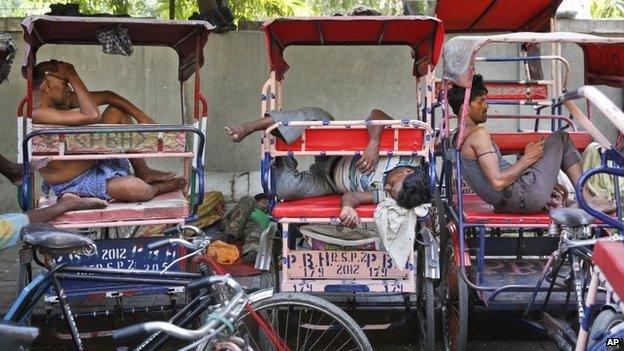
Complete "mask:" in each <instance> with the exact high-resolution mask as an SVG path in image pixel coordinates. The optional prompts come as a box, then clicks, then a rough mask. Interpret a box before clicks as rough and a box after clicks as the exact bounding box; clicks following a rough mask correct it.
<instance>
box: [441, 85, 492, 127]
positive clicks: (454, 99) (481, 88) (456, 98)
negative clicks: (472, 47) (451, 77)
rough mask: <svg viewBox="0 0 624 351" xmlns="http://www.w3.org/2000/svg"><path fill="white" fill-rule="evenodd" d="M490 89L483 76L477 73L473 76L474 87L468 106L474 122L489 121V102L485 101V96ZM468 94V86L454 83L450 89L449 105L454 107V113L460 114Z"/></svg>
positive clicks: (469, 116) (470, 116)
mask: <svg viewBox="0 0 624 351" xmlns="http://www.w3.org/2000/svg"><path fill="white" fill-rule="evenodd" d="M487 93H488V90H487V88H486V87H485V85H484V84H483V77H482V76H481V75H480V74H475V75H474V77H472V89H471V90H470V105H469V106H468V118H469V119H470V120H472V121H473V122H474V124H480V123H483V122H485V121H487V109H488V104H487V103H486V102H485V96H486V95H487ZM465 95H466V88H464V87H460V86H459V85H456V84H454V85H453V87H452V88H451V89H449V91H448V101H449V105H451V108H452V109H453V113H455V114H456V115H457V116H460V114H461V109H462V104H463V103H464V96H465Z"/></svg>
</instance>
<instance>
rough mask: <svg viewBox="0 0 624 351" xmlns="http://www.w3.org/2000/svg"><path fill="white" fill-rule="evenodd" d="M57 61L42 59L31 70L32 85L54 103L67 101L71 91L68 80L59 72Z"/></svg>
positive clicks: (58, 103)
mask: <svg viewBox="0 0 624 351" xmlns="http://www.w3.org/2000/svg"><path fill="white" fill-rule="evenodd" d="M58 65H59V61H56V60H51V61H43V62H40V63H38V64H37V66H35V69H34V70H33V85H34V88H35V89H37V90H39V92H40V93H41V94H44V95H46V96H48V97H49V98H50V99H51V100H52V102H53V103H54V104H56V105H61V104H65V103H67V100H68V99H69V93H70V92H71V89H70V86H69V81H68V80H67V79H66V78H65V77H63V75H62V73H61V72H59V68H58Z"/></svg>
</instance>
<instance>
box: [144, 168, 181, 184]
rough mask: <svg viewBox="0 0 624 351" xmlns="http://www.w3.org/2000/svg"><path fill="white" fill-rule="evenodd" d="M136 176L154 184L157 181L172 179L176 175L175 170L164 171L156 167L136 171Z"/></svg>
mask: <svg viewBox="0 0 624 351" xmlns="http://www.w3.org/2000/svg"><path fill="white" fill-rule="evenodd" d="M135 176H136V177H137V178H139V179H141V180H143V181H144V182H146V183H147V184H152V183H156V182H164V181H166V180H171V179H173V178H174V177H175V172H163V171H157V170H155V169H151V168H147V169H146V170H145V171H142V172H140V173H139V172H136V173H135Z"/></svg>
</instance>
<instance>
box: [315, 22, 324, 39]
mask: <svg viewBox="0 0 624 351" xmlns="http://www.w3.org/2000/svg"><path fill="white" fill-rule="evenodd" d="M314 24H315V25H316V32H317V33H318V36H319V39H320V40H321V45H325V38H324V37H323V28H321V23H319V21H314Z"/></svg>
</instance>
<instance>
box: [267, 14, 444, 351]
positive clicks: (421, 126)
mask: <svg viewBox="0 0 624 351" xmlns="http://www.w3.org/2000/svg"><path fill="white" fill-rule="evenodd" d="M264 31H265V34H266V49H267V54H268V58H269V65H270V69H271V76H270V78H269V79H268V80H267V82H266V83H265V85H264V86H263V88H262V101H261V112H262V114H263V115H264V113H266V112H268V111H272V110H278V111H279V110H281V109H282V107H283V101H284V96H285V91H284V88H283V85H284V77H285V73H286V71H287V70H288V67H289V66H288V64H287V63H286V61H285V60H284V51H285V50H286V48H288V47H290V46H294V45H308V46H319V45H320V46H323V45H407V46H409V47H410V48H412V50H413V53H412V56H413V59H414V69H413V72H412V73H413V75H414V76H415V78H416V94H415V96H416V99H417V101H416V103H417V104H416V106H417V108H416V111H415V113H414V116H415V117H416V118H414V117H411V119H402V120H393V121H362V120H353V121H351V120H343V119H342V118H344V117H342V116H339V117H338V119H337V120H333V121H330V120H319V121H311V122H301V121H284V122H279V123H276V124H274V125H273V126H271V127H270V128H268V129H267V130H266V131H265V132H264V133H263V136H262V161H261V175H262V185H263V188H264V191H265V193H266V194H267V195H268V196H269V198H270V199H271V215H272V217H273V219H274V221H275V222H277V224H278V226H279V230H278V234H277V235H276V237H277V238H281V245H280V247H279V248H277V249H276V250H275V251H276V252H273V250H272V249H271V245H270V243H272V241H271V240H272V238H271V237H269V234H268V233H269V232H267V235H265V236H264V237H263V238H262V239H261V245H260V246H261V247H264V249H265V250H264V252H259V265H260V266H264V268H269V267H271V262H270V261H271V257H272V255H273V257H277V258H281V259H280V260H279V261H277V262H273V263H272V268H273V270H274V271H275V273H276V274H275V281H276V283H275V284H274V285H275V287H276V288H277V289H279V290H280V291H299V292H306V293H323V294H324V295H323V296H328V297H329V296H330V295H332V296H343V297H344V296H346V297H348V298H351V299H357V300H358V302H357V305H358V306H377V307H382V308H388V307H392V306H396V305H397V301H377V302H375V301H373V300H374V298H375V296H388V295H391V296H399V297H402V299H400V300H399V302H398V306H405V307H406V308H410V307H411V305H412V302H411V296H412V295H413V294H414V293H416V295H417V306H418V315H419V318H420V321H421V323H420V331H419V333H420V341H421V343H422V345H423V347H424V348H425V349H430V348H432V347H433V342H434V335H435V334H434V323H433V318H434V296H433V282H434V280H436V279H438V277H439V272H438V265H437V254H438V247H437V241H436V239H435V236H434V234H433V232H434V231H436V230H437V229H436V228H435V218H436V216H435V214H434V213H432V212H430V213H428V214H427V215H426V216H424V217H422V218H419V220H418V221H419V222H420V223H419V224H418V229H419V231H418V232H417V237H418V238H417V242H418V243H417V244H415V247H414V251H416V252H417V254H415V255H411V254H410V257H409V259H408V262H407V264H406V266H405V267H399V266H398V265H397V264H395V263H393V260H392V259H391V258H390V256H389V254H388V253H387V252H386V251H383V250H375V249H373V250H372V251H362V250H358V249H357V248H355V249H354V248H345V247H342V248H340V247H338V248H336V249H335V250H337V251H328V250H327V249H325V250H323V249H320V250H314V249H312V248H302V247H300V246H298V245H297V244H296V238H295V234H294V233H295V230H294V228H295V227H299V226H300V225H305V224H319V223H322V224H330V225H334V226H336V225H339V224H340V220H339V217H340V210H341V206H340V196H338V195H327V196H321V197H314V198H304V199H300V200H294V201H282V199H279V198H277V195H276V194H277V193H276V188H279V186H280V184H276V181H275V164H274V161H275V159H276V158H277V157H290V156H307V157H309V156H332V155H356V156H357V155H361V153H362V152H363V150H364V148H365V146H366V144H367V131H366V126H367V125H370V124H379V125H384V130H383V132H382V137H381V147H380V151H379V153H380V155H382V156H387V155H405V156H418V157H421V158H422V159H423V162H427V163H429V165H430V167H429V171H430V181H431V182H430V184H429V187H430V189H431V190H433V185H434V183H433V181H434V179H435V163H434V162H431V161H432V157H433V156H432V155H433V154H432V152H433V149H432V147H433V144H432V142H433V130H432V129H431V128H430V127H429V126H428V125H427V123H426V122H425V121H426V120H427V115H428V114H430V111H431V103H432V101H433V100H432V93H433V70H434V68H435V66H436V64H437V62H438V58H439V54H440V50H441V44H442V41H443V39H444V29H443V25H442V22H441V21H439V20H437V19H434V18H431V17H415V16H407V17H383V16H374V17H331V18H278V19H274V20H271V21H268V22H265V24H264ZM286 124H288V125H289V126H300V127H302V128H303V129H305V130H304V132H303V134H302V136H301V137H300V138H299V139H298V140H296V141H295V142H293V143H290V144H289V145H287V144H286V143H285V142H284V141H282V140H281V139H278V138H275V137H274V136H273V134H272V133H271V132H272V131H273V130H274V129H276V128H278V127H280V126H282V125H286ZM356 211H357V212H358V214H359V216H360V219H361V222H362V223H366V224H371V223H372V222H374V212H375V205H373V204H364V205H360V206H358V207H356ZM267 243H269V245H267ZM257 262H258V261H257ZM280 268H281V269H280ZM368 297H372V299H371V301H367V298H368ZM354 304H355V303H354ZM386 327H387V326H386ZM367 328H368V327H367V326H365V327H364V329H365V330H366V329H367Z"/></svg>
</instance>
